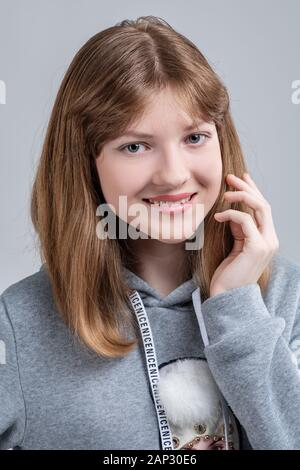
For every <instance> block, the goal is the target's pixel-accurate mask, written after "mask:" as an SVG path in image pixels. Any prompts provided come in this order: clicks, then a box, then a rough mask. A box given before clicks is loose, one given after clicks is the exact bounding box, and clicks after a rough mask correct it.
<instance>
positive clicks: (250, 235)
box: [214, 209, 260, 242]
mask: <svg viewBox="0 0 300 470" xmlns="http://www.w3.org/2000/svg"><path fill="white" fill-rule="evenodd" d="M214 217H215V219H216V220H217V221H219V222H225V221H227V220H232V221H233V222H236V223H237V224H240V225H241V227H242V230H243V233H244V235H245V239H247V240H248V241H251V242H252V241H253V242H254V241H256V240H260V236H259V235H260V234H259V232H258V230H257V227H256V225H255V223H254V220H253V218H252V217H251V215H250V214H248V213H246V212H241V211H237V210H234V209H228V210H226V211H223V212H216V213H215V214H214Z"/></svg>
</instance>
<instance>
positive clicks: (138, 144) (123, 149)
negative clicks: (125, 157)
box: [119, 133, 210, 154]
mask: <svg viewBox="0 0 300 470" xmlns="http://www.w3.org/2000/svg"><path fill="white" fill-rule="evenodd" d="M192 136H202V137H203V138H202V142H205V141H206V140H207V139H209V138H210V136H209V135H207V134H202V133H197V134H190V135H189V136H188V137H187V139H189V138H190V137H192ZM202 142H200V145H202ZM193 143H194V144H198V143H199V140H197V138H196V142H195V141H194V142H193ZM140 145H142V146H143V147H147V145H146V144H143V143H142V142H133V143H131V144H126V145H123V147H120V148H119V150H120V151H121V152H125V150H126V149H127V148H128V149H129V148H130V147H131V148H132V147H133V152H131V151H129V153H130V154H134V153H138V152H137V150H138V148H137V147H139V146H140ZM195 146H196V145H194V147H195ZM197 147H198V145H197ZM125 153H127V152H125Z"/></svg>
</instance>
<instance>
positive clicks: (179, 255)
mask: <svg viewBox="0 0 300 470" xmlns="http://www.w3.org/2000/svg"><path fill="white" fill-rule="evenodd" d="M129 245H130V248H131V251H133V253H134V257H135V258H136V260H137V261H136V265H135V266H136V267H135V273H136V274H137V275H138V276H140V277H141V278H142V279H144V281H146V282H147V283H148V284H149V285H150V286H151V287H153V288H154V289H155V290H157V291H158V292H159V293H160V294H161V295H162V296H165V295H168V294H169V293H170V292H172V291H173V290H174V289H176V287H178V286H179V285H180V284H182V283H183V282H184V281H186V280H187V279H188V278H189V269H188V263H187V252H186V250H185V249H184V243H176V244H168V243H163V242H161V241H159V240H156V239H144V240H143V239H140V238H139V239H137V240H130V243H129Z"/></svg>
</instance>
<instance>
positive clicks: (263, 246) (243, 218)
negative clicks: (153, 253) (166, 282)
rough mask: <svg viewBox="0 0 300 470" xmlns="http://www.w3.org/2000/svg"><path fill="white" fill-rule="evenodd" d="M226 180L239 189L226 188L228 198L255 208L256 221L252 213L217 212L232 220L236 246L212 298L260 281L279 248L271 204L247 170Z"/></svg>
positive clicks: (214, 279) (218, 272)
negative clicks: (227, 189) (240, 176)
mask: <svg viewBox="0 0 300 470" xmlns="http://www.w3.org/2000/svg"><path fill="white" fill-rule="evenodd" d="M226 179H227V182H228V183H229V185H230V186H232V187H235V188H237V189H238V190H239V191H226V192H225V194H224V199H226V200H227V201H230V202H236V201H244V202H245V203H246V204H247V205H248V206H249V207H251V208H252V209H253V210H254V217H255V220H254V218H253V217H252V216H251V214H248V213H245V212H241V211H239V210H233V209H228V210H225V211H223V212H219V213H216V214H214V217H215V220H217V221H218V222H225V221H227V220H229V221H230V224H229V225H230V229H231V232H232V235H233V238H234V245H233V248H232V250H231V252H230V253H229V255H228V257H227V258H225V259H224V260H223V261H222V263H221V264H220V265H219V266H218V268H217V269H216V271H215V273H214V275H213V277H212V280H211V283H210V296H211V297H212V296H214V295H217V294H219V293H222V292H224V291H227V290H229V289H233V288H235V287H241V286H243V285H246V284H253V283H256V282H257V281H258V279H259V278H260V276H261V274H262V273H263V271H264V269H265V268H266V267H267V265H268V264H269V262H270V261H271V259H272V257H273V256H274V254H275V253H276V251H277V250H278V248H279V242H278V238H277V236H276V232H275V228H274V225H273V219H272V213H271V206H270V204H269V203H268V201H266V199H264V197H263V195H262V194H261V192H260V191H259V190H258V188H257V186H256V184H255V183H254V181H253V180H252V178H251V177H250V175H249V174H248V173H245V174H244V175H243V179H241V178H238V177H237V176H235V175H232V174H229V175H227V177H226Z"/></svg>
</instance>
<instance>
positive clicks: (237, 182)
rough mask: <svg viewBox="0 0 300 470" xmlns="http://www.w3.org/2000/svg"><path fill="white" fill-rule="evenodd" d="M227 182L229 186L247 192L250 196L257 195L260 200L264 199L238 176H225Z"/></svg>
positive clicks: (255, 189) (230, 174)
mask: <svg viewBox="0 0 300 470" xmlns="http://www.w3.org/2000/svg"><path fill="white" fill-rule="evenodd" d="M227 180H228V181H229V184H230V186H233V187H234V188H237V189H240V190H242V191H243V190H244V191H248V192H250V193H252V194H256V195H258V196H259V197H260V198H261V199H264V197H263V195H262V194H261V193H260V192H259V191H258V189H257V188H254V187H253V186H250V184H249V183H248V182H246V181H244V180H242V179H241V178H239V177H238V176H235V175H233V174H232V173H229V174H228V175H227Z"/></svg>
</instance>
